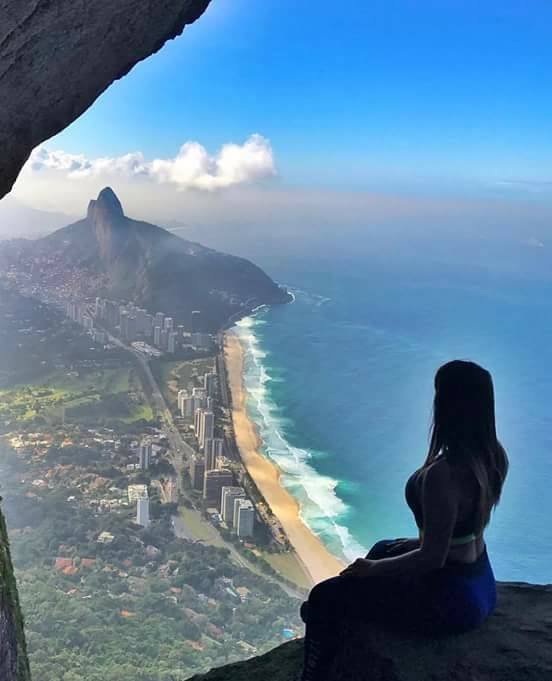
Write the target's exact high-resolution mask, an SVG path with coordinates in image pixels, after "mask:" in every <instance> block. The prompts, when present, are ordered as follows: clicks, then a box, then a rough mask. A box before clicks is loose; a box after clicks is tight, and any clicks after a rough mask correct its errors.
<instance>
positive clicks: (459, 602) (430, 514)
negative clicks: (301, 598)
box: [301, 361, 508, 681]
mask: <svg viewBox="0 0 552 681" xmlns="http://www.w3.org/2000/svg"><path fill="white" fill-rule="evenodd" d="M507 471H508V458H507V456H506V452H505V451H504V449H503V447H502V445H501V444H500V442H499V441H498V439H497V435H496V427H495V413H494V393H493V383H492V379H491V375H490V374H489V372H488V371H486V370H485V369H482V368H481V367H480V366H478V365H477V364H474V363H473V362H463V361H454V362H449V363H448V364H445V365H444V366H442V367H441V368H440V369H439V371H438V372H437V374H436V376H435V399H434V404H433V428H432V433H431V441H430V446H429V453H428V456H427V459H426V461H425V463H424V465H423V466H422V467H421V468H420V469H419V470H417V471H416V472H415V473H413V475H412V476H411V477H410V479H409V480H408V482H407V484H406V490H405V494H406V501H407V503H408V505H409V506H410V508H411V510H412V512H413V514H414V518H415V520H416V524H417V526H418V529H419V539H396V540H387V541H380V542H378V543H377V544H376V545H375V546H374V547H373V548H372V549H371V551H370V552H369V553H368V555H367V556H366V558H359V559H358V560H356V561H355V562H354V563H352V565H349V567H348V568H346V569H345V570H343V572H342V573H341V575H340V576H338V577H333V578H332V579H328V580H326V581H324V582H321V583H320V584H318V585H317V586H315V587H314V589H313V590H312V591H311V593H310V595H309V599H308V601H307V602H306V603H304V604H303V606H302V608H301V616H302V617H303V620H304V621H305V623H306V625H307V627H306V637H305V664H304V669H303V681H322V680H323V679H324V678H325V676H326V675H327V673H328V671H329V669H330V667H331V664H332V661H333V659H334V657H335V653H336V647H337V640H336V639H337V636H338V632H339V631H340V629H341V627H342V623H343V621H344V620H348V621H351V620H352V621H362V622H376V623H381V624H382V625H384V626H387V627H391V628H394V629H401V630H406V631H414V632H416V633H424V634H426V635H438V634H446V633H460V632H464V631H469V630H470V629H475V628H476V627H478V626H479V625H480V624H482V623H483V622H484V620H485V619H486V618H487V617H488V616H489V614H490V613H491V612H492V611H493V609H494V607H495V602H496V585H495V580H494V575H493V571H492V568H491V565H490V563H489V559H488V556H487V551H486V548H485V541H484V539H483V530H484V528H485V527H486V525H487V524H488V522H489V519H490V516H491V511H492V509H493V508H494V506H496V504H498V501H499V499H500V494H501V492H502V486H503V484H504V480H505V478H506V474H507Z"/></svg>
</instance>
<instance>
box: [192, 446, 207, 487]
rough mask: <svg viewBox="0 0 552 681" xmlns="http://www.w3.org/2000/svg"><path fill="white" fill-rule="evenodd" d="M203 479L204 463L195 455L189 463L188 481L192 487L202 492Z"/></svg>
mask: <svg viewBox="0 0 552 681" xmlns="http://www.w3.org/2000/svg"><path fill="white" fill-rule="evenodd" d="M204 477H205V461H203V459H202V458H201V457H200V456H199V455H198V454H196V455H195V456H194V457H192V460H191V461H190V480H191V483H192V487H193V488H194V489H197V490H201V491H203V480H204Z"/></svg>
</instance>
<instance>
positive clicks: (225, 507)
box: [220, 487, 245, 525]
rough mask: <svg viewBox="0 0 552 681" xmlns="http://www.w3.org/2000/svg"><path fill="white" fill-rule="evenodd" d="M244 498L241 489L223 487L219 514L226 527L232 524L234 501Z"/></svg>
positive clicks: (243, 492) (243, 491)
mask: <svg viewBox="0 0 552 681" xmlns="http://www.w3.org/2000/svg"><path fill="white" fill-rule="evenodd" d="M243 497H245V490H244V489H243V487H223V488H222V492H221V500H220V512H221V515H222V519H223V520H224V522H225V523H226V524H227V525H233V523H234V501H235V500H236V499H239V498H243Z"/></svg>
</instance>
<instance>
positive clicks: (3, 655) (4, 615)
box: [0, 510, 31, 681]
mask: <svg viewBox="0 0 552 681" xmlns="http://www.w3.org/2000/svg"><path fill="white" fill-rule="evenodd" d="M30 678H31V676H30V671H29V661H28V659H27V649H26V644H25V635H24V633H23V618H22V617H21V609H20V607H19V598H18V594H17V587H16V584H15V577H14V574H13V565H12V561H11V556H10V548H9V543H8V532H7V530H6V523H5V521H4V516H3V514H2V511H1V510H0V680H1V681H30Z"/></svg>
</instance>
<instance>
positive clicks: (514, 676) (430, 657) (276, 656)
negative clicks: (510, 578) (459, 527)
mask: <svg viewBox="0 0 552 681" xmlns="http://www.w3.org/2000/svg"><path fill="white" fill-rule="evenodd" d="M348 629H349V630H348V631H346V632H343V633H342V638H343V640H344V645H342V646H341V651H340V654H339V657H338V659H337V660H336V664H335V668H334V669H333V670H332V673H331V675H330V679H329V681H550V680H551V679H552V587H550V586H548V587H544V586H542V587H539V586H532V585H529V584H501V585H500V586H499V605H498V608H497V611H496V613H495V614H494V615H493V616H492V617H491V618H490V619H489V620H488V622H487V623H486V624H485V625H484V626H483V627H482V628H481V629H479V630H478V631H474V632H471V633H469V634H463V635H461V636H450V637H446V638H442V639H439V640H431V641H430V640H424V639H421V638H420V639H415V638H407V637H404V636H397V635H394V634H391V633H389V632H385V631H382V630H378V629H375V628H373V627H370V626H361V627H357V628H356V629H353V628H351V627H349V628H348ZM302 655H303V647H302V642H300V641H293V642H291V643H287V644H285V645H283V646H281V647H280V648H277V649H276V650H274V651H272V652H270V653H268V654H267V655H263V656H262V657H257V658H253V659H251V660H248V661H246V662H242V663H239V664H234V665H229V666H227V667H221V668H220V669H216V670H213V671H212V672H210V673H209V674H205V675H203V676H195V677H193V679H194V680H195V681H200V679H201V681H265V680H266V679H269V680H270V681H295V679H296V677H297V674H298V672H299V669H300V667H301V661H302Z"/></svg>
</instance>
